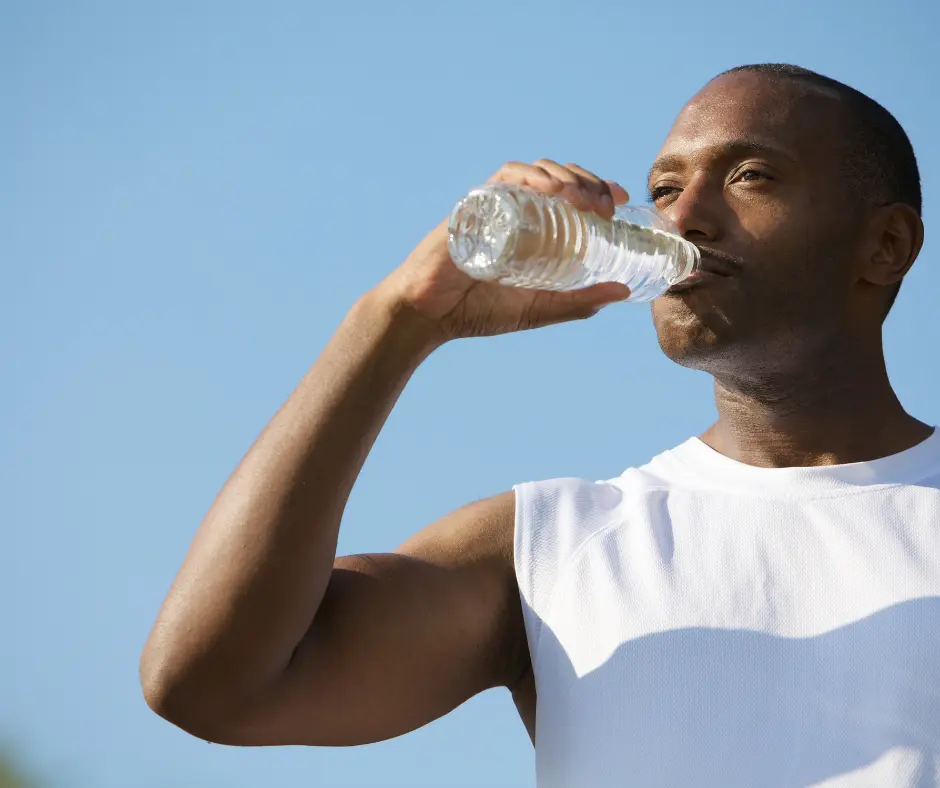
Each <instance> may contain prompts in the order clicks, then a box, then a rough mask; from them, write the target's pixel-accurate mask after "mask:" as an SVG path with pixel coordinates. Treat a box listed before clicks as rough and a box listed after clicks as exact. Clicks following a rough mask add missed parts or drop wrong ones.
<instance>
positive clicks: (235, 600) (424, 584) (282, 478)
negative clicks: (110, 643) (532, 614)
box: [141, 165, 626, 745]
mask: <svg viewBox="0 0 940 788" xmlns="http://www.w3.org/2000/svg"><path fill="white" fill-rule="evenodd" d="M554 166H555V167H560V165H554ZM520 167H521V168H523V169H521V170H520ZM524 168H525V165H515V166H514V167H513V168H512V169H511V170H507V175H506V179H507V180H513V181H514V182H522V181H520V178H521V179H523V180H524V179H525V178H528V179H530V181H537V180H538V179H539V178H542V177H543V174H544V170H543V169H542V168H535V169H533V170H532V171H531V172H530V171H528V170H526V169H524ZM530 169H531V168H530ZM536 170H538V171H536ZM501 172H502V171H501ZM520 172H521V173H522V174H521V175H520ZM540 173H543V174H540ZM556 181H557V179H554V180H553V178H552V177H551V176H547V175H546V176H544V184H543V185H542V187H541V188H544V189H556V191H557V190H560V189H561V188H563V186H562V185H560V184H561V182H560V181H559V182H556ZM597 188H598V189H599V187H597ZM598 193H599V192H598ZM592 199H596V195H595V197H594V198H592ZM625 199H626V196H625V194H624V197H623V199H622V200H621V201H625ZM582 207H589V208H590V207H594V206H592V204H591V203H590V202H589V198H588V197H587V196H585V197H584V204H583V206H582ZM599 210H606V209H605V208H603V207H599ZM445 241H446V226H444V225H441V226H439V227H438V228H437V229H436V230H434V231H433V232H432V233H431V234H430V235H429V236H428V237H427V238H426V239H425V240H424V241H423V242H422V244H421V245H419V247H418V248H417V249H416V250H415V252H414V253H413V254H412V255H411V256H410V257H409V260H408V261H406V263H405V264H404V265H403V266H401V267H400V268H399V269H398V270H397V271H396V272H395V273H394V274H393V275H391V276H390V277H389V278H388V279H387V280H386V281H385V282H383V283H382V285H380V286H379V287H378V288H376V289H375V290H373V291H371V292H370V293H368V294H366V295H365V296H363V298H361V299H360V300H359V301H358V302H357V304H356V305H355V306H354V308H353V309H352V310H351V311H350V313H349V315H348V316H347V318H346V319H345V320H344V322H343V324H342V325H341V326H340V328H339V329H338V331H337V332H336V334H335V335H334V337H333V338H332V339H331V341H330V343H329V344H328V346H327V347H326V349H325V350H324V351H323V353H322V354H321V356H320V358H319V359H318V360H317V361H316V363H315V364H314V365H313V367H312V368H311V369H310V371H309V372H308V373H307V375H306V376H305V377H304V379H303V380H302V381H301V383H300V385H299V386H298V387H297V389H296V390H295V391H294V392H293V394H292V395H291V397H290V398H289V399H288V401H287V402H286V403H285V404H284V406H283V407H282V408H281V410H280V411H279V412H278V413H277V414H276V415H275V416H274V418H273V419H272V420H271V422H270V424H269V425H268V426H267V427H266V428H265V430H264V432H263V433H262V434H261V436H260V437H259V438H258V440H257V441H256V443H255V444H254V446H252V448H251V449H250V451H249V452H248V454H247V455H246V456H245V458H244V459H243V460H242V462H241V464H240V465H239V466H238V468H237V469H236V470H235V472H234V473H233V474H232V477H231V478H230V479H229V480H228V482H227V483H226V485H225V486H224V488H223V489H222V491H221V492H220V493H219V496H218V497H217V499H216V501H215V503H214V504H213V506H212V507H211V509H210V511H209V513H208V515H207V516H206V518H205V520H204V522H203V524H202V525H201V527H200V529H199V531H198V533H197V535H196V537H195V539H194V541H193V544H192V546H191V548H190V551H189V553H188V555H187V557H186V560H185V562H184V564H183V567H182V568H181V569H180V572H179V574H178V576H177V578H176V580H175V581H174V583H173V586H172V588H171V589H170V592H169V594H168V595H167V598H166V601H165V602H164V605H163V608H162V609H161V611H160V614H159V616H158V619H157V622H156V624H155V625H154V628H153V631H152V632H151V634H150V637H149V639H148V641H147V644H146V646H145V649H144V653H143V655H142V658H141V679H142V683H143V687H144V692H145V696H146V698H147V701H148V703H149V704H150V705H151V707H152V708H154V710H156V711H157V712H158V713H159V714H161V715H163V716H164V717H166V718H167V719H169V720H171V721H172V722H174V723H176V724H177V725H179V726H180V727H182V728H184V729H186V730H188V731H190V732H191V733H193V734H195V735H198V736H200V737H203V738H206V739H210V740H214V741H219V742H226V743H232V744H295V743H305V744H330V745H340V744H358V743H364V742H369V741H375V740H377V739H383V738H388V737H390V736H394V735H398V734H400V733H404V732H406V731H409V730H413V729H414V728H416V727H418V726H420V725H422V724H424V723H426V722H428V721H429V720H431V719H434V718H435V717H438V716H440V715H442V714H444V713H446V712H447V711H449V710H450V709H452V708H454V707H455V706H457V705H459V704H460V703H462V702H463V701H465V700H467V699H468V698H469V697H471V696H472V695H474V694H476V693H477V692H480V691H481V690H484V689H486V688H489V687H494V686H500V685H504V686H510V687H513V688H515V685H516V683H518V682H519V680H520V677H522V676H523V674H524V673H525V670H526V666H527V661H528V654H527V651H526V648H525V639H524V632H523V627H522V622H521V610H520V608H519V601H518V596H517V593H516V588H515V581H514V573H513V566H512V524H513V501H512V496H511V494H503V495H501V496H497V497H495V498H492V499H488V500H486V501H481V502H478V503H476V504H472V505H471V506H468V507H464V508H463V509H460V510H457V511H456V512H454V513H452V514H451V515H448V516H447V517H445V518H443V519H442V520H440V521H439V522H438V523H435V524H433V525H432V526H430V527H429V528H427V529H425V530H424V531H422V532H421V533H419V534H418V535H416V536H415V537H413V538H412V539H410V540H409V541H408V542H406V543H405V544H404V545H402V546H401V547H400V548H399V549H398V550H397V551H396V552H395V553H393V554H384V555H372V556H360V557H348V558H340V559H336V558H335V555H336V544H337V535H338V529H339V525H340V521H341V519H342V514H343V510H344V508H345V505H346V501H347V499H348V496H349V493H350V490H351V489H352V485H353V483H354V482H355V479H356V477H357V476H358V474H359V471H360V469H361V467H362V464H363V462H364V461H365V458H366V456H367V454H368V452H369V450H370V449H371V447H372V444H373V442H374V440H375V438H376V436H377V435H378V433H379V430H380V429H381V427H382V425H383V424H384V422H385V419H386V418H387V416H388V414H389V412H390V410H391V408H392V407H393V405H394V403H395V401H396V400H397V398H398V396H399V394H400V393H401V391H402V389H403V387H404V386H405V384H406V382H407V381H408V379H409V378H410V376H411V374H412V373H413V371H414V370H415V369H416V367H417V366H418V364H419V363H420V362H421V361H422V360H423V359H424V358H426V357H427V355H428V354H429V353H430V352H432V351H433V349H434V348H436V347H438V346H439V345H440V344H441V343H442V342H444V341H446V340H447V339H450V338H454V337H458V336H468V335H473V334H486V333H500V332H502V331H508V330H518V329H521V328H531V327H535V326H538V325H544V324H547V323H552V322H559V321H562V320H570V319H575V318H579V317H587V316H589V315H591V314H593V313H594V312H595V311H596V310H597V309H598V308H600V306H601V305H603V304H604V303H609V302H610V301H612V300H618V299H619V298H622V297H623V296H624V294H625V293H624V291H623V290H622V288H619V287H616V286H606V287H605V286H603V285H598V286H595V287H594V288H589V289H586V290H582V291H577V292H573V293H564V294H562V293H540V292H535V291H519V290H514V291H513V290H512V289H511V288H499V287H497V286H495V285H490V284H484V283H476V282H473V281H472V280H470V279H469V278H467V277H465V276H464V275H463V274H461V273H460V272H458V271H457V269H456V268H455V267H454V266H453V265H452V264H451V263H450V261H449V258H448V257H447V254H446V243H445Z"/></svg>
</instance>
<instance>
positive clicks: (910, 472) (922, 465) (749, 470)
mask: <svg viewBox="0 0 940 788" xmlns="http://www.w3.org/2000/svg"><path fill="white" fill-rule="evenodd" d="M666 454H667V455H668V456H669V458H671V459H672V460H674V461H675V462H676V463H678V464H679V465H680V466H681V467H682V468H683V469H684V470H685V472H686V474H688V475H690V476H691V477H692V478H694V479H695V480H696V481H697V482H698V483H700V484H706V485H709V486H714V487H723V488H725V489H737V490H744V491H747V492H752V493H755V492H761V491H762V490H775V491H781V490H784V491H790V492H792V493H793V494H800V493H813V492H835V491H839V490H846V489H849V488H857V487H867V486H872V485H892V484H894V485H896V484H911V483H915V482H918V481H920V480H922V479H924V478H925V477H927V476H929V475H930V474H931V473H932V472H936V471H938V470H940V430H938V429H937V428H936V426H934V431H933V432H932V433H931V434H930V435H929V436H928V437H927V438H925V439H924V440H923V441H921V442H920V443H918V444H916V445H914V446H912V447H910V448H909V449H905V450H904V451H902V452H899V453H897V454H892V455H889V456H887V457H879V458H878V459H875V460H868V461H866V462H853V463H846V464H842V465H816V466H810V467H793V468H761V467H758V466H756V465H747V464H746V463H743V462H739V461H738V460H734V459H731V458H730V457H726V456H725V455H724V454H721V453H720V452H718V451H715V449H713V448H712V447H711V446H709V445H708V444H707V443H705V442H704V441H703V440H701V439H700V438H690V439H689V440H687V441H685V443H682V444H680V445H679V446H677V447H676V448H674V449H672V450H671V451H669V452H666Z"/></svg>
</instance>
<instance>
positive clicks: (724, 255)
mask: <svg viewBox="0 0 940 788" xmlns="http://www.w3.org/2000/svg"><path fill="white" fill-rule="evenodd" d="M695 246H697V247H698V251H699V254H701V255H702V259H703V260H714V261H715V262H716V263H719V264H721V265H726V266H728V267H729V268H733V269H734V270H736V271H742V270H744V269H745V268H747V263H746V262H744V260H743V259H742V258H740V257H737V256H736V255H733V254H729V253H728V252H722V251H721V250H719V249H712V248H710V247H708V246H699V245H698V244H695Z"/></svg>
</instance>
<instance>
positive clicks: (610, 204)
mask: <svg viewBox="0 0 940 788" xmlns="http://www.w3.org/2000/svg"><path fill="white" fill-rule="evenodd" d="M565 167H566V168H567V169H569V170H571V171H572V172H575V173H577V174H578V176H579V177H580V178H581V182H582V183H583V184H584V185H585V186H586V187H587V188H589V189H591V191H593V192H594V193H595V194H597V195H598V199H599V202H600V205H601V211H600V213H601V215H602V216H604V217H606V218H608V219H609V218H611V217H612V216H613V215H614V204H615V203H614V198H613V195H612V194H611V192H610V185H609V184H608V182H607V181H605V180H603V179H602V178H600V177H599V176H598V175H595V174H594V173H593V172H591V171H590V170H588V169H585V168H584V167H582V166H581V165H580V164H575V163H574V162H569V163H568V164H566V165H565Z"/></svg>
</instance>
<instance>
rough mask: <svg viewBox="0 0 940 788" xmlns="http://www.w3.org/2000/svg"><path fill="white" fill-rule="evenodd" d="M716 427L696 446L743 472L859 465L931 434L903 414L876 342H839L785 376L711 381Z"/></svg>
mask: <svg viewBox="0 0 940 788" xmlns="http://www.w3.org/2000/svg"><path fill="white" fill-rule="evenodd" d="M715 401H716V405H717V407H718V414H719V416H718V421H717V422H716V423H715V424H714V425H712V427H711V428H709V429H708V430H707V431H706V432H705V434H703V435H702V436H701V439H702V440H703V441H704V442H705V443H707V444H708V445H709V446H711V447H712V448H713V449H715V450H716V451H718V452H720V453H721V454H724V455H725V456H727V457H730V458H732V459H735V460H738V461H739V462H743V463H746V464H748V465H756V466H759V467H767V468H785V467H795V466H810V465H841V464H844V463H851V462H865V461H870V460H874V459H878V458H879V457H887V456H889V455H891V454H897V453H898V452H901V451H904V450H905V449H909V448H911V447H912V446H915V445H916V444H918V443H920V442H921V441H922V440H924V439H926V438H927V437H928V436H929V435H930V433H931V428H930V427H929V426H928V425H926V424H924V423H922V422H920V421H918V420H917V419H915V418H913V417H912V416H910V415H908V414H907V413H906V412H905V410H904V408H903V407H902V405H901V403H900V401H899V400H898V398H897V395H896V394H895V393H894V390H893V389H892V387H891V383H890V382H889V380H888V373H887V369H886V368H885V362H884V352H883V349H882V344H881V335H880V333H879V335H878V337H877V341H875V342H868V343H864V342H850V343H843V344H841V346H840V347H838V348H829V349H826V348H822V349H816V351H815V352H814V353H813V354H812V355H811V357H801V358H800V359H799V360H798V361H795V360H791V363H790V364H788V366H787V370H786V372H781V371H769V370H767V369H762V370H760V371H759V372H758V373H756V374H754V373H753V372H752V373H751V374H746V375H741V374H730V375H720V376H719V375H716V376H715Z"/></svg>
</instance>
